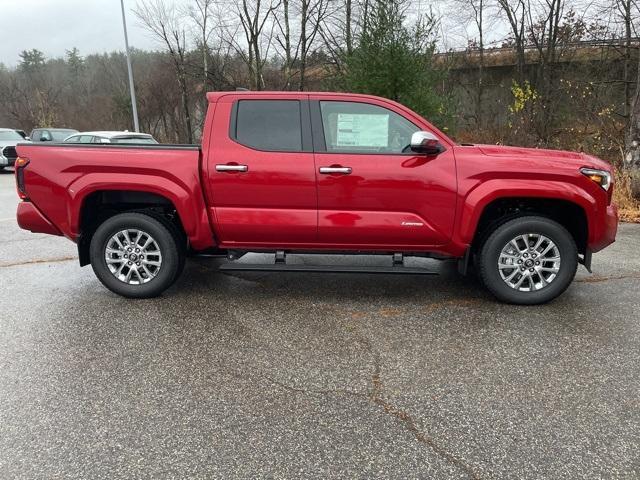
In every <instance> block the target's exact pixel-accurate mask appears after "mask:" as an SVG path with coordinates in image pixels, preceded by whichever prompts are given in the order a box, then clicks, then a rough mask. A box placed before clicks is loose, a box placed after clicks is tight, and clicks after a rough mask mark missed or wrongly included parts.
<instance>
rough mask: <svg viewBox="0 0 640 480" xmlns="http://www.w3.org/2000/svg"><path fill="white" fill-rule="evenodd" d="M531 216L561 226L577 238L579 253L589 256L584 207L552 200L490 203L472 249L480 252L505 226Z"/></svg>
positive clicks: (508, 199) (506, 199) (516, 199)
mask: <svg viewBox="0 0 640 480" xmlns="http://www.w3.org/2000/svg"><path fill="white" fill-rule="evenodd" d="M528 215H532V216H540V217H545V218H549V219H551V220H554V221H555V222H557V223H559V224H560V225H562V226H563V227H564V228H566V229H567V230H568V231H569V233H570V234H571V236H572V237H573V239H574V241H575V243H576V246H577V247H578V252H579V253H580V254H583V255H584V254H585V253H586V251H587V246H588V242H589V222H588V217H587V214H586V212H585V209H584V207H582V206H581V205H579V204H577V203H575V202H572V201H570V200H566V199H558V198H548V197H501V198H497V199H495V200H493V201H491V202H489V203H487V204H486V205H485V207H484V208H483V209H482V212H481V214H480V216H479V218H478V222H477V225H476V228H475V233H474V235H473V239H472V241H471V245H472V248H473V249H477V248H479V247H480V246H481V245H482V243H483V242H484V240H486V238H487V237H488V235H489V234H490V233H491V232H492V231H494V230H495V229H496V228H497V227H498V226H499V225H501V224H502V223H504V222H506V221H509V220H511V219H513V218H517V217H523V216H528Z"/></svg>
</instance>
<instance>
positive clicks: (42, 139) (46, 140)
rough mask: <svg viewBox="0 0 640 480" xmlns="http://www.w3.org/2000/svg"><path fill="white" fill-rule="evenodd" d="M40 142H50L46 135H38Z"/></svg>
mask: <svg viewBox="0 0 640 480" xmlns="http://www.w3.org/2000/svg"><path fill="white" fill-rule="evenodd" d="M40 141H41V142H50V141H51V140H50V139H49V138H48V137H40Z"/></svg>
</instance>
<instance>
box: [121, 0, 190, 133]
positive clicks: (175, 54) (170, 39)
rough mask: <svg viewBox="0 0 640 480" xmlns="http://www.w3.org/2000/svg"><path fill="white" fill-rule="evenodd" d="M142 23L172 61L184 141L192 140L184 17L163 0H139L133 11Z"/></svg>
mask: <svg viewBox="0 0 640 480" xmlns="http://www.w3.org/2000/svg"><path fill="white" fill-rule="evenodd" d="M134 13H135V14H136V16H137V17H138V18H139V19H140V21H141V22H142V24H143V26H144V27H145V28H146V29H147V30H148V31H149V32H151V33H152V34H153V35H155V37H156V38H157V39H158V40H159V41H161V42H162V43H163V44H164V45H165V47H166V48H167V51H168V52H169V55H170V57H171V60H172V62H173V65H174V68H175V72H176V76H177V79H178V86H179V88H180V94H181V97H182V111H183V114H184V121H185V131H186V140H187V142H188V143H193V129H192V126H191V113H190V109H189V93H188V88H187V62H186V55H187V35H186V32H185V29H184V23H183V18H181V17H182V16H181V15H180V13H179V12H178V10H177V9H176V7H175V5H174V4H171V5H167V4H166V3H165V1H164V0H140V2H139V3H138V6H137V7H136V9H135V10H134Z"/></svg>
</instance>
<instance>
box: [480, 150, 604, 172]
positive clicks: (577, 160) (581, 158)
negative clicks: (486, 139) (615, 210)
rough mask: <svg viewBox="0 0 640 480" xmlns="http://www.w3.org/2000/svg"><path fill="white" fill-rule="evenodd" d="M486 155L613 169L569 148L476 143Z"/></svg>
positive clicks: (600, 161)
mask: <svg viewBox="0 0 640 480" xmlns="http://www.w3.org/2000/svg"><path fill="white" fill-rule="evenodd" d="M475 146H476V147H477V148H478V149H479V150H480V151H481V152H482V153H483V154H484V155H487V156H489V157H508V158H513V159H525V158H526V159H530V160H539V161H541V162H542V161H547V162H549V161H551V162H560V163H562V164H563V165H571V166H576V167H592V168H599V169H604V170H611V165H609V164H608V163H607V162H605V161H604V160H600V159H599V158H596V157H593V156H591V155H587V154H584V153H578V152H570V151H567V150H551V149H545V148H525V147H509V146H506V145H475Z"/></svg>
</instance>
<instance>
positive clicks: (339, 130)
mask: <svg viewBox="0 0 640 480" xmlns="http://www.w3.org/2000/svg"><path fill="white" fill-rule="evenodd" d="M311 100H312V101H311V112H312V119H313V132H314V142H315V147H316V153H315V161H316V170H317V174H318V239H319V242H320V243H322V244H329V245H331V246H332V247H335V248H339V247H344V248H347V249H353V248H363V249H367V248H372V249H392V248H398V249H401V250H402V249H404V250H407V249H411V248H414V247H416V248H418V247H421V246H422V247H427V246H436V245H443V244H445V243H447V242H448V241H449V240H450V238H451V235H452V232H453V223H454V215H455V204H456V170H455V161H454V156H453V152H452V149H451V148H449V149H448V150H446V151H444V152H443V153H441V154H439V155H437V156H426V155H423V154H415V153H413V152H411V150H410V148H409V146H410V141H411V136H412V134H413V133H414V132H416V131H419V130H430V129H432V127H431V126H430V125H428V124H426V123H425V122H422V123H424V124H421V123H420V122H421V119H420V118H419V117H417V116H411V115H409V114H408V112H405V111H403V110H401V109H400V108H399V107H397V106H396V105H395V104H392V103H387V102H384V101H383V100H380V101H376V100H367V101H366V102H351V101H343V100H341V99H340V97H335V99H334V98H333V97H326V96H318V97H312V98H311ZM434 133H436V132H434ZM318 136H321V137H322V138H321V139H320V141H317V140H316V137H318ZM449 146H450V145H449Z"/></svg>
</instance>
